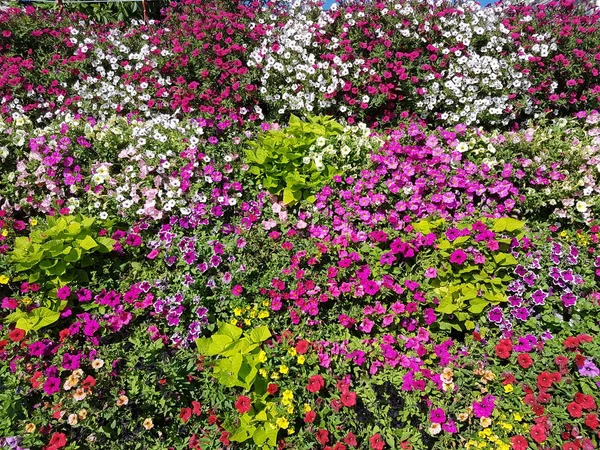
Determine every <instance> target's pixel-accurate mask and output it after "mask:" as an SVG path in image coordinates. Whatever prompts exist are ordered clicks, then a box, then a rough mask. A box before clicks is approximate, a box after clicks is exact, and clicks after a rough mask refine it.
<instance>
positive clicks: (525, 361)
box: [517, 353, 533, 369]
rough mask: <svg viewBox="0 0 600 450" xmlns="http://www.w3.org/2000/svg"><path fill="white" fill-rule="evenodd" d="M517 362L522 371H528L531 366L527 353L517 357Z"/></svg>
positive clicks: (531, 361) (531, 360) (531, 362)
mask: <svg viewBox="0 0 600 450" xmlns="http://www.w3.org/2000/svg"><path fill="white" fill-rule="evenodd" d="M517 362H518V363H519V365H520V366H521V367H522V368H523V369H529V368H530V367H531V366H532V365H533V359H531V356H529V355H528V354H527V353H522V354H520V355H519V356H517Z"/></svg>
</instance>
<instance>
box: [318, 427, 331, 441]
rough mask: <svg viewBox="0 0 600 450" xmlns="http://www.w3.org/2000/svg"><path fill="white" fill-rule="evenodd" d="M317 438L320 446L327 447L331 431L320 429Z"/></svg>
mask: <svg viewBox="0 0 600 450" xmlns="http://www.w3.org/2000/svg"><path fill="white" fill-rule="evenodd" d="M316 436H317V441H319V444H321V445H325V444H327V443H328V442H329V431H327V430H323V429H319V430H318V431H317V435H316Z"/></svg>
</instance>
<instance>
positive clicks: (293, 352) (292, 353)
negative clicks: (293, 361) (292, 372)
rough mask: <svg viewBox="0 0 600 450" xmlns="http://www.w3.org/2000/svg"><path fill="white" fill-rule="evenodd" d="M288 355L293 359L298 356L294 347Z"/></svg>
mask: <svg viewBox="0 0 600 450" xmlns="http://www.w3.org/2000/svg"><path fill="white" fill-rule="evenodd" d="M288 353H289V354H290V356H291V357H292V358H293V357H294V356H296V349H295V348H294V347H292V348H290V349H289V350H288Z"/></svg>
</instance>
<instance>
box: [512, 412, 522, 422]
mask: <svg viewBox="0 0 600 450" xmlns="http://www.w3.org/2000/svg"><path fill="white" fill-rule="evenodd" d="M513 418H514V419H515V420H516V421H517V422H520V421H521V420H523V416H522V415H521V414H520V413H514V414H513Z"/></svg>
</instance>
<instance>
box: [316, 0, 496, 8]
mask: <svg viewBox="0 0 600 450" xmlns="http://www.w3.org/2000/svg"><path fill="white" fill-rule="evenodd" d="M494 1H495V0H479V2H480V3H481V4H482V5H484V6H485V5H489V4H490V3H494ZM333 3H335V0H327V1H326V2H325V6H324V8H325V9H329V7H330V6H331V5H332V4H333Z"/></svg>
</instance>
